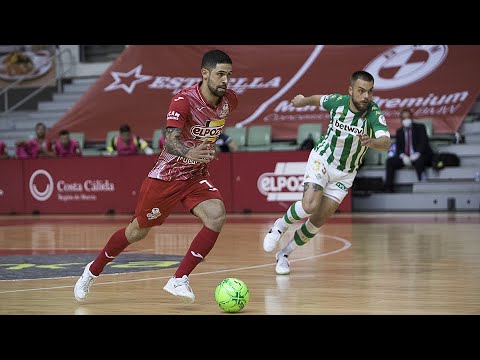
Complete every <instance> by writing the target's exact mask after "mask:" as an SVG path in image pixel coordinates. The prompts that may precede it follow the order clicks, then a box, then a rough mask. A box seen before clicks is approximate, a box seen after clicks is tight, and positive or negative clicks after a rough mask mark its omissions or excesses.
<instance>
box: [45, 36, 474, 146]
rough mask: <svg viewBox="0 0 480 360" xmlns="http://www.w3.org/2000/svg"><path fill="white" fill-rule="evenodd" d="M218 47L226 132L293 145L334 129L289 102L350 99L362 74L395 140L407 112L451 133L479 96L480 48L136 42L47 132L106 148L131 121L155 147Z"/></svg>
mask: <svg viewBox="0 0 480 360" xmlns="http://www.w3.org/2000/svg"><path fill="white" fill-rule="evenodd" d="M213 48H220V49H222V50H224V51H226V52H227V53H228V54H229V55H230V57H231V58H232V61H233V70H234V71H233V74H234V76H233V77H232V79H231V81H230V84H229V87H230V88H231V89H233V90H235V91H236V92H237V93H238V96H239V105H238V108H237V109H236V110H235V111H234V112H233V113H232V114H231V116H230V117H229V118H228V119H227V122H226V126H234V125H235V126H238V127H248V126H252V125H272V138H273V139H275V140H291V139H295V138H296V134H297V128H298V125H300V124H303V123H312V122H313V123H315V122H319V123H321V124H322V127H323V129H326V128H327V125H328V122H329V116H328V114H327V112H326V111H322V110H319V108H318V107H315V106H310V107H305V108H301V109H297V108H293V107H292V106H290V100H291V99H292V98H293V97H294V96H295V95H297V94H299V93H301V94H304V95H312V94H331V93H340V94H346V93H347V92H348V86H349V79H350V75H351V74H352V73H353V72H354V71H357V70H365V71H368V72H370V73H371V74H372V75H373V76H374V78H375V86H374V101H375V102H377V104H378V105H379V106H380V108H381V109H382V110H383V112H384V115H385V117H386V120H387V124H388V127H389V130H390V132H391V133H395V130H396V129H397V128H398V127H399V126H400V122H399V113H400V111H401V110H402V109H403V108H410V109H411V110H412V111H413V114H414V116H415V118H417V119H425V118H428V119H431V120H432V124H433V133H434V134H442V133H453V132H455V131H456V130H457V129H458V128H459V127H460V125H461V123H462V121H463V119H464V117H465V115H466V114H467V113H468V111H469V110H470V109H471V107H472V105H473V104H474V102H475V100H476V98H477V97H478V95H479V92H480V82H479V81H478V76H476V75H477V74H478V73H480V46H479V45H130V46H128V47H127V48H126V49H125V50H124V52H123V53H122V54H121V55H120V56H119V57H118V58H117V60H116V61H114V62H113V63H112V65H111V66H110V67H109V68H108V69H107V70H106V71H105V72H104V73H103V74H102V76H101V77H100V78H99V79H98V81H97V82H96V83H95V84H93V85H92V86H91V88H90V89H89V90H88V91H87V92H86V93H85V94H84V95H83V96H82V98H81V99H80V100H79V101H78V102H77V103H76V104H75V105H74V106H73V107H72V108H71V109H70V110H69V111H68V112H67V113H66V114H65V115H64V116H63V117H62V118H61V119H60V120H59V122H57V123H56V124H55V125H54V127H53V129H52V130H51V131H50V132H49V133H50V134H57V133H58V131H59V130H60V129H63V128H65V129H68V130H70V131H81V132H84V133H85V135H86V140H87V141H104V140H105V135H106V133H107V132H108V131H110V130H117V129H118V126H119V124H121V123H131V124H132V126H133V129H132V130H133V131H134V132H135V133H137V134H138V135H140V136H142V137H144V138H145V139H147V140H150V139H151V138H152V134H153V131H154V129H158V128H162V127H163V126H164V125H165V117H166V112H167V110H168V107H169V103H170V100H171V98H172V96H173V95H174V94H176V93H177V92H178V91H180V90H181V89H183V88H185V87H187V86H190V85H193V84H195V83H197V82H199V81H200V80H201V76H200V75H201V74H200V63H201V58H202V55H203V54H204V52H206V51H208V50H211V49H213ZM132 119H135V120H134V123H132ZM52 136H53V135H52Z"/></svg>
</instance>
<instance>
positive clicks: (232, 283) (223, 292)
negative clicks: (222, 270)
mask: <svg viewBox="0 0 480 360" xmlns="http://www.w3.org/2000/svg"><path fill="white" fill-rule="evenodd" d="M249 298H250V292H249V290H248V287H247V285H246V284H245V283H244V282H243V281H242V280H240V279H237V278H226V279H223V280H222V281H221V282H220V284H218V285H217V287H216V289H215V301H216V302H217V304H218V306H220V308H221V309H222V310H223V311H225V312H230V313H232V312H239V311H240V310H242V309H243V308H244V307H245V306H246V305H247V304H248V300H249Z"/></svg>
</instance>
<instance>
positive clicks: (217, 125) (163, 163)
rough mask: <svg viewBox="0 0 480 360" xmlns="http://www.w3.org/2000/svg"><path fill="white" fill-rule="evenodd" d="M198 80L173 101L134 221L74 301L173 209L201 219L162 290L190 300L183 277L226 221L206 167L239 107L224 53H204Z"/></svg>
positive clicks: (89, 270) (78, 287) (94, 266)
mask: <svg viewBox="0 0 480 360" xmlns="http://www.w3.org/2000/svg"><path fill="white" fill-rule="evenodd" d="M201 75H202V81H201V82H200V83H198V84H196V85H193V86H191V87H188V88H185V89H183V90H182V91H180V92H179V93H177V94H176V95H175V96H174V97H173V98H172V100H171V102H170V107H169V109H168V113H167V119H166V134H165V147H164V148H163V149H162V151H161V153H160V155H159V156H158V159H157V161H156V164H155V166H154V167H153V169H152V170H151V171H150V172H149V174H148V176H147V177H146V179H145V180H144V181H143V183H142V186H141V189H140V194H139V198H138V203H137V206H136V209H135V215H134V216H133V218H132V220H131V222H130V223H129V224H128V225H127V226H126V227H124V228H121V229H119V230H118V231H117V232H115V233H114V234H113V235H112V236H111V237H110V239H109V240H108V242H107V244H106V245H105V247H104V248H103V249H102V250H101V251H100V253H99V254H98V256H97V258H96V259H95V260H94V261H92V262H90V263H88V264H87V266H86V267H85V270H84V272H83V274H82V275H81V277H80V278H79V279H78V281H77V283H76V284H75V288H74V295H75V298H76V299H77V300H78V301H84V300H85V298H86V297H87V296H88V294H89V291H90V288H91V286H92V284H93V283H94V281H95V279H96V278H97V277H98V276H99V275H100V274H101V273H102V271H103V269H104V267H105V266H106V265H107V264H108V263H109V262H110V261H112V260H113V259H115V257H117V256H118V255H119V254H120V253H121V252H122V251H124V250H125V248H126V247H127V246H128V245H130V244H132V243H134V242H137V241H140V240H142V239H144V238H145V237H146V236H147V234H148V232H149V231H150V229H151V228H152V227H153V226H160V225H162V224H163V222H164V221H165V219H166V218H167V217H168V216H169V215H170V213H171V211H172V210H173V209H174V208H175V207H176V205H177V204H178V203H182V204H183V205H184V206H186V207H187V208H188V209H190V212H191V213H192V214H193V215H195V216H197V217H198V218H200V220H201V221H202V223H203V227H202V229H201V230H200V231H199V232H198V234H197V235H196V236H195V238H194V239H193V241H192V242H191V244H190V247H189V248H188V250H187V252H186V253H185V256H184V257H183V259H182V261H181V262H180V265H179V266H178V268H177V270H176V271H175V274H174V275H173V276H172V277H171V278H170V279H169V280H168V282H167V284H166V285H165V286H164V288H163V289H164V290H165V291H167V292H169V293H170V294H172V295H174V296H178V297H180V298H181V299H182V300H183V301H185V302H189V303H191V302H193V301H194V300H195V295H194V293H193V291H192V288H191V287H190V283H189V277H188V276H189V275H190V273H191V272H192V271H193V270H194V269H195V267H196V266H197V265H198V264H199V263H200V262H201V261H202V260H203V259H204V258H205V257H206V256H207V255H208V253H209V252H210V250H212V248H213V246H214V245H215V242H216V240H217V238H218V235H219V233H220V231H221V230H222V227H223V224H224V223H225V215H226V214H225V206H224V203H223V199H222V195H221V194H220V191H219V190H218V189H217V188H216V187H215V185H214V184H213V182H212V181H211V179H210V174H209V172H208V163H209V162H210V161H212V160H214V159H215V142H216V140H217V139H218V137H219V136H220V134H221V132H222V129H223V127H224V125H225V121H226V119H227V118H228V116H229V114H230V112H232V111H233V110H235V108H236V107H237V104H238V98H237V95H236V93H235V92H234V91H233V90H230V89H227V86H228V83H229V81H230V78H231V76H232V60H231V59H230V57H229V56H228V55H227V54H226V53H225V52H223V51H221V50H211V51H208V52H206V53H205V54H204V55H203V58H202V64H201Z"/></svg>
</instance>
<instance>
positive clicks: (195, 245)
mask: <svg viewBox="0 0 480 360" xmlns="http://www.w3.org/2000/svg"><path fill="white" fill-rule="evenodd" d="M192 212H193V214H194V215H195V216H197V217H198V218H200V220H202V223H203V228H202V229H201V230H200V232H198V234H197V235H196V236H195V238H194V239H193V241H192V243H191V244H190V247H189V248H188V250H187V252H186V254H185V256H184V258H183V260H182V261H181V262H180V265H179V266H178V269H177V271H176V272H175V277H177V278H179V277H182V276H184V275H187V276H188V275H190V273H191V272H192V271H193V269H195V267H196V266H197V265H198V264H199V263H200V262H201V261H202V260H203V259H205V257H206V256H207V255H208V253H209V252H210V250H212V249H213V246H214V245H215V242H216V241H217V238H218V235H219V234H220V231H221V230H222V227H223V224H224V223H225V217H226V212H225V206H224V204H223V201H222V200H219V199H210V200H206V201H203V202H202V203H200V204H198V205H197V206H195V207H194V208H193V209H192Z"/></svg>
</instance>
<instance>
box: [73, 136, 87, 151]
mask: <svg viewBox="0 0 480 360" xmlns="http://www.w3.org/2000/svg"><path fill="white" fill-rule="evenodd" d="M70 139H75V140H77V141H78V144H79V145H80V149H83V147H84V145H85V134H84V133H83V132H71V133H70Z"/></svg>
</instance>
